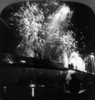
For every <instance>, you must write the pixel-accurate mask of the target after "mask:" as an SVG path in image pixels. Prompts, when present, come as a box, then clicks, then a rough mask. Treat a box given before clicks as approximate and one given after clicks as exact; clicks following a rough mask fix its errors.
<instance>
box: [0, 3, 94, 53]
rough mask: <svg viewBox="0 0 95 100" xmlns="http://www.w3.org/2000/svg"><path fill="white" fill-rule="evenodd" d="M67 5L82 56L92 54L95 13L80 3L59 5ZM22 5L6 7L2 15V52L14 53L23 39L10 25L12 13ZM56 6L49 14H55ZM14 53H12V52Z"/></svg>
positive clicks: (0, 33) (0, 30) (0, 41)
mask: <svg viewBox="0 0 95 100" xmlns="http://www.w3.org/2000/svg"><path fill="white" fill-rule="evenodd" d="M38 3H39V2H38ZM63 3H65V4H66V5H68V6H69V7H70V9H71V10H72V11H73V16H72V18H71V23H72V25H70V27H69V29H70V30H73V32H74V33H75V39H76V41H78V43H77V47H78V51H79V52H80V53H82V54H87V53H91V52H95V43H94V42H95V39H94V38H95V34H94V32H95V25H94V24H95V15H94V12H93V11H92V10H91V9H90V8H89V7H88V6H86V5H83V4H80V3H73V2H63V1H61V2H60V3H59V5H62V4H63ZM20 5H21V3H14V4H11V5H9V6H8V7H6V8H5V9H4V10H3V11H2V13H1V19H3V21H4V22H2V20H0V26H1V29H0V35H1V37H0V38H1V39H0V45H1V48H2V49H1V52H9V53H14V52H15V48H16V46H17V45H18V44H19V42H20V41H21V37H16V36H15V32H14V30H15V28H16V27H13V26H11V25H10V21H9V17H10V15H11V13H12V12H15V11H17V9H18V8H19V7H20ZM59 5H57V6H55V5H53V4H49V5H48V7H47V8H48V9H49V11H48V13H46V14H45V16H47V14H49V13H52V12H54V11H55V10H56V9H57V8H58V6H59ZM40 7H41V8H42V9H44V10H43V11H44V13H45V10H46V9H45V8H44V7H43V4H40ZM10 51H12V52H10Z"/></svg>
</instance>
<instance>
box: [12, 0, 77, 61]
mask: <svg viewBox="0 0 95 100" xmlns="http://www.w3.org/2000/svg"><path fill="white" fill-rule="evenodd" d="M72 14H73V11H71V10H70V8H69V6H66V5H65V4H64V5H61V7H59V8H58V9H57V10H56V11H55V12H54V13H52V14H51V15H49V16H47V18H45V16H44V13H43V10H42V9H41V8H39V5H38V4H36V3H32V4H31V3H30V2H26V4H25V5H22V6H21V7H20V8H19V10H18V11H17V12H14V13H12V17H11V20H15V21H16V22H15V26H17V29H16V30H17V31H18V32H19V35H20V36H21V37H22V41H21V42H20V44H19V45H18V46H17V51H18V54H20V55H23V56H27V57H36V56H37V57H38V56H40V57H41V58H48V59H50V60H52V61H59V59H60V58H62V57H60V56H62V54H63V53H65V52H66V53H68V54H70V53H71V52H72V51H74V50H75V49H76V41H75V39H74V36H73V35H74V32H73V31H72V30H68V31H67V29H68V26H69V25H70V19H71V17H72ZM45 19H46V20H48V21H45ZM61 61H62V60H61Z"/></svg>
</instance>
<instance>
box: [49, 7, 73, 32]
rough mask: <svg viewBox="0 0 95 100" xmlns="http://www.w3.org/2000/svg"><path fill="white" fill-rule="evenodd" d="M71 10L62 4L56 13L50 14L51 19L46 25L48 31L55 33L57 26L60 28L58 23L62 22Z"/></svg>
mask: <svg viewBox="0 0 95 100" xmlns="http://www.w3.org/2000/svg"><path fill="white" fill-rule="evenodd" d="M70 13H71V11H70V9H69V7H67V6H65V5H63V6H62V7H60V9H58V11H57V13H55V14H53V15H52V20H50V23H49V25H48V29H49V33H55V32H56V30H57V29H58V28H60V24H61V23H62V22H64V21H65V20H66V18H67V15H68V14H70Z"/></svg>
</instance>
